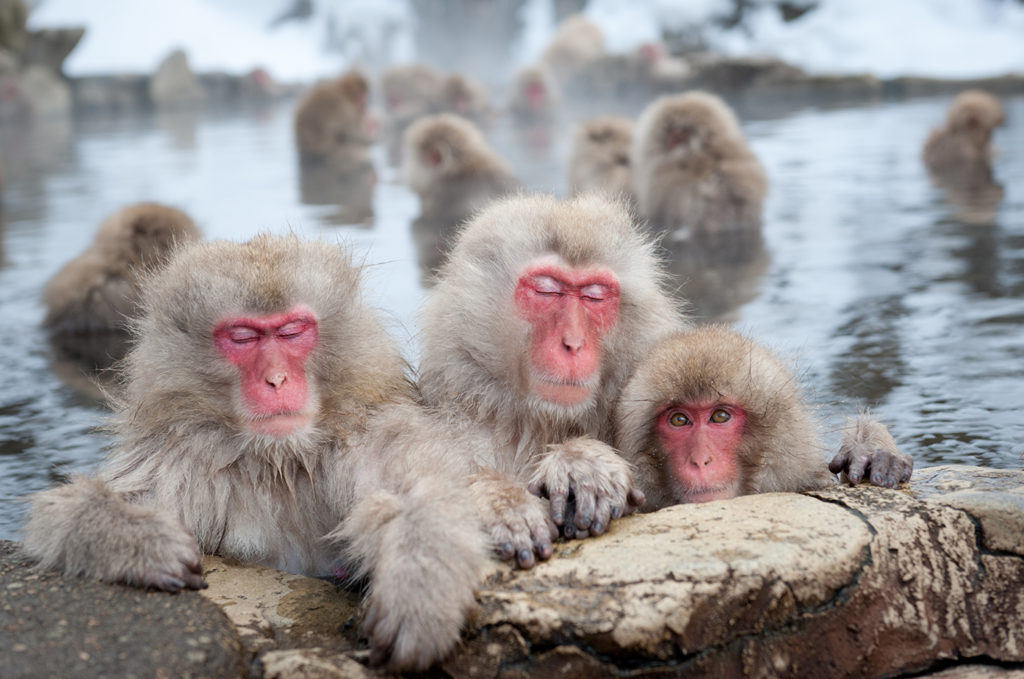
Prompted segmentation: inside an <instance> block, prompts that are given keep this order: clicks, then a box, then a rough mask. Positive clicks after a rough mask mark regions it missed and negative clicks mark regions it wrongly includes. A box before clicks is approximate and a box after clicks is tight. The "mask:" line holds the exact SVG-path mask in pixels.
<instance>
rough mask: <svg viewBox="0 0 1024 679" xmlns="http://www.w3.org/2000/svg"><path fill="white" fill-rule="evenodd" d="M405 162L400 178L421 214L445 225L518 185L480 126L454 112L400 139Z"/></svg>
mask: <svg viewBox="0 0 1024 679" xmlns="http://www.w3.org/2000/svg"><path fill="white" fill-rule="evenodd" d="M402 161H403V162H402V177H403V179H404V181H405V182H406V184H408V185H409V187H410V188H412V190H413V191H415V192H416V193H417V194H419V197H420V202H421V219H422V220H423V221H424V222H426V223H428V224H431V225H436V226H438V227H440V228H442V229H447V228H451V227H454V226H456V225H458V224H460V223H462V222H463V221H465V220H466V219H468V218H469V217H470V216H471V215H472V214H473V213H474V212H476V211H477V210H478V209H480V208H481V207H483V206H484V205H486V204H487V203H488V202H489V201H491V200H492V199H494V198H496V197H498V196H503V195H505V194H507V193H512V192H515V191H517V190H518V189H519V188H520V184H519V180H517V179H516V178H515V177H514V176H513V174H512V170H511V169H510V168H509V166H508V164H507V163H505V161H504V160H502V158H501V157H500V156H499V155H498V154H497V153H496V152H495V151H494V150H493V149H491V147H490V145H488V143H487V140H486V139H484V136H483V134H482V133H481V132H480V130H479V129H478V128H477V127H476V125H474V124H473V123H472V122H470V121H468V120H466V119H465V118H460V117H459V116H456V115H453V114H450V113H441V114H438V115H433V116H427V117H425V118H420V119H419V120H417V121H416V122H415V123H413V124H412V125H410V126H409V128H408V129H407V130H406V131H405V136H404V138H403V142H402Z"/></svg>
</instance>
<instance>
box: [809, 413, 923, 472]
mask: <svg viewBox="0 0 1024 679" xmlns="http://www.w3.org/2000/svg"><path fill="white" fill-rule="evenodd" d="M828 469H829V471H830V472H832V473H833V474H840V479H841V480H844V481H846V482H847V483H849V484H850V485H851V486H854V485H857V484H858V483H860V482H861V480H863V479H865V478H869V479H870V480H871V483H873V484H874V485H876V486H885V487H886V488H895V487H896V486H898V485H899V484H901V483H903V482H905V481H908V480H909V479H910V474H911V472H913V471H914V460H913V458H911V457H910V456H909V455H907V454H906V453H903V452H901V451H900V450H899V448H897V446H896V441H895V440H893V438H892V434H890V433H889V430H888V429H887V428H886V426H885V425H884V424H882V423H881V422H879V421H877V420H875V419H874V418H872V417H869V416H867V415H862V416H860V417H858V418H855V419H850V420H849V421H847V423H846V426H845V427H844V429H843V440H842V443H841V444H840V446H839V453H838V454H836V456H835V457H834V458H832V461H831V462H829V464H828Z"/></svg>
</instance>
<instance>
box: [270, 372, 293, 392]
mask: <svg viewBox="0 0 1024 679" xmlns="http://www.w3.org/2000/svg"><path fill="white" fill-rule="evenodd" d="M287 379H288V376H287V375H286V374H284V373H274V374H272V375H269V376H268V377H267V384H269V385H270V386H272V387H274V388H275V389H277V388H279V387H280V386H281V385H282V384H284V383H285V380H287Z"/></svg>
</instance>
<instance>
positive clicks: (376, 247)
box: [0, 0, 1024, 538]
mask: <svg viewBox="0 0 1024 679" xmlns="http://www.w3.org/2000/svg"><path fill="white" fill-rule="evenodd" d="M578 13H582V14H583V15H584V16H586V17H587V18H589V19H590V20H591V21H592V22H593V23H594V24H595V25H597V26H598V27H599V28H600V32H601V34H602V36H603V47H602V49H601V53H600V54H598V55H596V56H595V57H594V59H593V61H592V63H590V64H588V65H587V67H586V68H582V69H580V70H579V72H578V73H576V74H574V76H573V77H571V78H564V79H563V80H562V81H560V82H558V83H557V84H558V87H559V89H560V90H561V95H562V96H561V97H560V98H559V100H558V102H557V105H556V106H555V107H554V109H553V112H552V113H551V114H550V115H547V116H543V117H538V118H535V119H523V118H522V117H517V116H515V115H512V114H511V113H510V109H511V107H510V103H511V102H512V101H513V99H514V97H515V96H516V87H517V76H518V74H520V73H521V72H522V71H523V70H524V69H526V68H528V67H530V66H531V65H534V64H536V63H537V62H538V61H539V60H541V59H542V58H543V55H544V54H545V50H546V48H547V47H548V46H549V44H550V41H551V40H552V37H553V36H554V35H555V32H556V30H557V27H558V26H559V25H560V23H561V22H562V21H563V20H564V19H565V18H566V17H570V16H572V15H574V14H578ZM652 54H653V55H655V56H654V58H653V59H650V58H649V56H650V55H652ZM411 63H422V64H426V65H428V66H430V67H431V68H432V69H434V70H435V71H437V72H439V73H446V74H454V73H458V74H464V75H465V76H468V77H470V78H472V79H474V80H475V81H477V82H478V83H479V84H480V85H481V86H482V88H483V91H484V92H485V95H484V96H485V99H486V103H487V109H488V110H487V113H486V115H482V116H481V117H480V119H479V120H478V124H479V125H480V127H481V129H482V130H483V132H484V134H485V136H486V138H487V139H488V142H489V143H490V144H491V145H492V146H493V148H494V149H495V150H496V151H497V152H498V154H499V155H501V156H502V157H503V158H504V159H505V160H507V161H508V163H509V164H510V166H511V167H512V169H513V171H514V172H515V174H516V175H517V176H518V177H519V179H521V180H522V182H523V183H524V184H525V185H526V187H527V188H528V189H529V190H535V191H542V192H547V193H553V194H556V195H566V194H567V193H568V192H569V189H570V187H569V183H568V179H567V175H566V164H567V158H568V155H569V152H570V144H571V140H572V135H573V134H574V132H575V130H576V128H577V126H578V125H579V124H580V123H581V122H583V121H585V120H587V119H589V118H591V117H594V116H596V115H600V114H606V113H614V114H619V115H625V116H628V117H632V118H635V117H636V116H637V115H638V114H639V112H640V111H641V110H642V109H643V107H644V106H646V105H647V104H648V103H649V102H650V101H652V100H653V99H654V98H656V97H658V96H661V95H664V94H669V93H673V92H682V91H685V90H687V89H692V88H697V87H699V88H703V89H708V90H711V91H713V92H716V93H718V94H720V95H721V96H723V97H724V98H725V99H726V100H727V101H728V102H729V103H730V104H731V105H732V106H733V107H734V108H735V110H736V111H737V113H738V115H739V117H740V119H741V122H742V124H743V130H744V133H745V134H746V135H747V137H748V138H749V140H750V143H751V145H752V147H753V149H754V151H755V152H756V153H757V155H758V156H759V157H760V159H761V161H762V162H763V163H764V165H765V167H766V168H767V170H768V174H769V177H770V181H771V190H770V194H769V197H768V201H767V204H766V207H765V213H764V223H763V237H764V243H763V247H759V248H758V249H757V251H756V252H755V253H753V254H750V253H748V254H747V256H744V257H743V258H729V257H723V258H720V259H713V258H712V259H708V260H701V261H696V262H695V261H694V260H693V259H692V258H691V257H688V256H687V253H686V252H673V251H667V252H666V253H665V255H666V261H667V263H668V266H669V268H670V269H671V270H672V271H673V274H674V275H675V286H676V289H677V290H678V293H679V295H680V297H681V298H684V299H686V300H688V301H689V303H690V304H691V307H692V309H693V313H694V316H695V318H696V319H697V320H698V321H699V322H707V321H715V320H721V321H726V322H732V323H735V324H736V325H737V326H738V327H740V328H742V329H744V330H746V331H748V332H750V333H751V334H753V335H754V336H755V337H756V338H758V339H759V340H760V341H762V342H764V343H766V344H768V345H769V346H771V347H773V348H775V349H777V350H778V351H780V352H781V353H782V354H783V355H784V356H785V357H786V358H787V359H789V360H791V361H793V362H794V363H795V365H796V366H797V368H798V371H799V374H800V375H801V377H802V379H803V380H804V382H805V384H806V387H807V393H808V396H809V397H810V398H811V399H812V400H813V401H814V402H815V403H818V404H820V409H821V412H822V415H823V417H824V418H825V420H826V421H827V422H829V423H830V424H829V426H830V427H832V426H834V424H835V423H837V422H838V421H839V417H840V416H841V415H842V414H843V413H852V412H856V411H858V410H861V409H864V408H870V409H872V410H873V411H874V412H875V413H876V414H877V415H878V416H879V417H880V418H881V419H883V420H884V421H886V422H887V423H888V424H889V425H890V426H891V428H892V430H893V432H894V434H895V436H896V439H897V441H898V443H899V444H900V446H901V447H902V448H903V449H904V450H906V451H907V452H909V453H910V454H912V455H913V456H914V457H915V458H916V460H917V464H918V465H919V466H925V465H928V464H940V463H945V462H957V463H966V464H977V465H984V466H993V467H1004V468H1005V467H1019V466H1020V465H1021V455H1022V453H1024V417H1022V415H1021V413H1022V412H1024V3H1022V2H1020V1H1019V0H902V1H901V2H898V3H892V2H887V1H883V0H818V1H816V2H815V1H811V0H792V1H778V0H691V1H686V2H684V1H682V0H679V1H675V2H673V1H670V0H631V1H630V0H589V1H586V0H576V1H567V0H492V1H483V0H479V1H473V0H419V1H416V0H377V1H374V0H174V1H173V2H172V1H170V0H146V1H139V0H35V1H32V0H30V1H27V2H22V1H21V0H17V1H15V0H0V174H2V189H0V195H2V208H0V314H2V317H3V322H0V370H2V374H3V375H4V376H5V377H6V380H5V384H4V387H3V389H2V390H0V538H17V537H18V529H19V525H20V522H21V520H22V517H23V515H24V505H23V504H22V503H20V502H19V500H18V498H19V497H21V496H22V495H24V494H26V493H29V492H32V491H35V490H40V489H43V488H46V487H49V486H50V485H52V484H53V483H55V482H57V481H58V480H61V479H63V478H64V477H65V475H66V474H68V473H72V472H75V471H84V470H87V469H89V468H90V467H91V466H93V465H94V464H96V463H97V462H98V461H99V460H100V459H102V456H103V452H104V447H105V445H106V438H105V436H104V435H103V434H102V432H99V431H97V429H96V428H97V426H98V425H100V424H102V421H103V417H104V415H105V413H106V407H105V406H104V404H103V401H102V398H101V397H100V395H99V391H98V390H97V388H96V386H95V383H96V381H97V380H99V381H101V382H102V381H103V380H104V379H105V373H103V372H97V370H96V368H97V366H96V365H95V364H92V363H89V362H85V363H83V362H82V361H80V360H75V359H73V358H69V357H68V356H66V355H64V354H63V353H62V352H61V351H60V348H59V347H55V346H54V345H53V344H52V343H51V342H50V338H49V337H48V336H47V333H46V332H45V331H44V330H43V329H42V328H41V321H42V319H43V315H44V313H45V309H44V307H43V304H42V302H41V295H42V290H43V288H44V286H45V284H46V282H47V281H48V280H49V279H50V278H51V277H52V276H53V275H54V274H55V273H56V272H57V271H58V270H59V269H60V268H61V267H62V266H63V265H64V264H65V263H66V262H67V261H69V260H70V259H72V258H73V257H75V256H76V255H78V254H79V253H80V252H82V251H83V249H85V248H86V247H87V246H88V245H89V243H90V242H91V241H92V238H93V236H94V234H95V231H96V228H97V226H98V225H99V224H100V222H101V221H102V220H103V219H104V218H105V217H106V216H108V215H109V214H111V213H112V212H114V211H115V210H117V209H119V208H121V207H123V206H125V205H127V204H129V203H133V202H138V201H147V200H154V201H160V202H163V203H167V204H170V205H174V206H176V207H179V208H181V209H182V210H185V211H186V212H187V213H189V214H190V215H191V216H192V217H193V218H194V219H195V220H196V222H197V223H198V224H199V226H200V228H201V229H202V231H203V233H204V235H205V236H206V237H207V238H227V239H234V240H242V239H247V238H249V237H251V236H252V235H254V234H256V233H258V232H261V231H271V232H288V231H294V232H297V233H300V234H303V235H305V236H308V237H315V238H323V239H327V240H330V241H332V242H335V241H337V242H342V243H346V244H348V245H349V246H351V247H352V248H353V249H354V250H355V252H356V253H357V259H358V260H359V261H361V262H364V263H365V265H366V269H367V283H368V294H369V296H370V298H371V300H372V301H373V303H374V304H375V305H376V306H377V307H378V308H379V309H380V310H381V312H382V313H383V314H384V315H385V316H386V317H387V318H388V320H389V327H390V329H391V330H392V331H393V332H394V334H395V336H396V337H397V338H398V339H399V341H400V342H401V343H402V346H403V347H404V348H405V350H406V355H407V357H408V358H409V360H410V361H411V362H412V363H413V365H415V363H416V355H417V340H416V333H417V319H416V313H417V310H418V308H419V307H420V305H421V303H422V301H423V300H424V299H425V297H426V295H428V294H429V286H430V275H431V272H432V270H433V268H434V267H435V266H436V264H437V257H438V253H437V252H436V251H435V245H436V242H437V241H438V239H439V238H443V237H444V236H439V235H438V234H432V233H424V232H423V228H422V225H418V223H417V216H418V215H419V211H420V206H419V199H418V197H417V196H416V194H415V193H413V192H412V191H411V190H410V189H409V188H408V187H407V186H405V185H404V184H403V182H402V181H401V176H400V173H399V171H398V166H399V163H400V155H401V150H400V148H399V147H400V144H399V143H398V138H397V134H398V133H399V130H397V128H395V126H393V125H391V126H389V122H393V115H392V117H391V118H389V111H388V102H387V101H386V100H385V98H384V97H383V96H382V94H381V88H380V81H381V78H382V76H383V75H384V74H385V73H387V72H388V70H389V69H393V68H395V67H401V66H405V65H408V64H411ZM349 68H359V69H360V70H361V71H362V72H363V73H365V74H366V75H367V77H368V79H369V81H370V96H369V114H370V116H371V118H372V119H373V120H375V121H377V122H379V123H380V125H379V127H380V136H379V137H378V138H377V139H376V140H375V141H374V143H373V144H372V145H371V146H370V147H369V154H370V160H371V162H372V168H371V170H370V171H369V174H367V175H364V176H362V177H360V178H359V179H358V180H356V179H351V178H350V179H345V180H334V179H331V178H328V179H327V180H326V181H324V180H322V179H317V178H313V177H310V176H309V175H308V173H305V172H304V171H303V169H302V167H301V164H300V162H299V158H298V154H297V151H296V148H295V139H294V133H293V119H294V112H295V107H296V105H297V102H298V101H299V100H300V97H301V96H302V95H303V93H304V92H305V91H306V90H307V89H308V88H309V87H310V86H311V85H313V83H315V82H316V81H317V80H319V79H321V78H329V77H334V76H337V75H339V74H340V73H342V72H343V71H345V70H346V69H349ZM968 87H980V88H983V89H986V90H987V91H989V92H991V93H993V94H995V95H996V96H998V97H999V98H1000V100H1001V101H1002V104H1003V106H1004V108H1005V110H1006V114H1007V115H1006V117H1007V121H1006V124H1005V125H1003V126H1002V127H1000V128H999V129H998V130H997V131H996V133H995V136H994V138H993V144H994V146H995V148H996V150H997V155H996V156H995V160H994V161H993V168H992V169H993V176H992V178H991V182H990V183H988V184H987V185H986V186H984V187H982V188H981V190H978V191H974V192H973V193H972V194H971V195H970V196H966V197H965V196H964V195H962V194H961V193H958V192H956V191H950V190H949V189H948V187H943V186H942V185H940V184H937V183H935V182H934V181H933V180H932V179H931V178H930V177H929V174H928V172H927V171H926V169H925V168H924V166H923V165H922V162H921V149H922V145H923V143H924V140H925V138H926V137H927V135H928V133H929V131H930V130H931V129H932V128H933V127H935V126H937V125H939V124H941V123H942V122H943V120H944V118H945V115H946V111H947V109H948V106H949V104H950V101H951V100H952V98H953V96H954V95H955V94H956V93H957V92H959V91H961V90H963V89H966V88H968ZM832 440H833V438H830V439H829V441H832Z"/></svg>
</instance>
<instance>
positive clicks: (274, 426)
mask: <svg viewBox="0 0 1024 679" xmlns="http://www.w3.org/2000/svg"><path fill="white" fill-rule="evenodd" d="M310 420H311V418H310V416H309V415H307V414H305V413H275V414H273V415H263V416H260V417H258V418H256V419H254V420H253V421H252V422H250V423H249V429H250V431H252V432H254V433H257V434H264V435H266V436H273V437H274V438H285V437H287V436H291V435H292V434H294V433H296V432H298V431H300V430H301V429H304V428H305V427H306V426H308V425H309V423H310Z"/></svg>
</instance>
